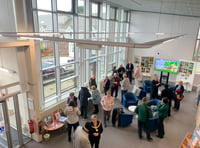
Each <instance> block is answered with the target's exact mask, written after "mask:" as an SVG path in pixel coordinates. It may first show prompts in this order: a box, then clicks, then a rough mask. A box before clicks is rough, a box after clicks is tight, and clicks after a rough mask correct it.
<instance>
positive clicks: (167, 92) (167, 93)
mask: <svg viewBox="0 0 200 148" xmlns="http://www.w3.org/2000/svg"><path fill="white" fill-rule="evenodd" d="M161 97H162V98H164V97H167V98H168V105H169V110H168V116H171V105H172V99H174V93H173V91H172V90H171V89H169V88H168V84H166V85H165V88H164V89H163V90H162V92H161Z"/></svg>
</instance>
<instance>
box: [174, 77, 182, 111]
mask: <svg viewBox="0 0 200 148" xmlns="http://www.w3.org/2000/svg"><path fill="white" fill-rule="evenodd" d="M183 92H184V86H183V81H178V84H177V85H176V86H175V98H174V101H175V102H174V110H175V111H178V110H179V108H180V101H181V100H182V99H183V97H184V95H183Z"/></svg>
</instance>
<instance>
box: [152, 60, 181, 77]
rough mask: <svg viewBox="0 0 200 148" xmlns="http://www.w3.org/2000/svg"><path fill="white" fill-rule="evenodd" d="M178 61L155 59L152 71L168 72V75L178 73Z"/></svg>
mask: <svg viewBox="0 0 200 148" xmlns="http://www.w3.org/2000/svg"><path fill="white" fill-rule="evenodd" d="M178 69H179V61H176V60H167V59H159V58H156V59H155V63H154V70H156V71H162V72H169V73H174V74H176V73H178Z"/></svg>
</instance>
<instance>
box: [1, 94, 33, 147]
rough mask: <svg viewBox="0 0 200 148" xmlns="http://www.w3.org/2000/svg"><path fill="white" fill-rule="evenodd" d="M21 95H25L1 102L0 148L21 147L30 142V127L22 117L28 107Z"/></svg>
mask: <svg viewBox="0 0 200 148" xmlns="http://www.w3.org/2000/svg"><path fill="white" fill-rule="evenodd" d="M21 95H23V94H16V95H14V96H12V97H9V98H5V99H3V101H0V147H2V148H13V147H21V146H22V145H23V144H24V143H26V142H28V141H30V134H29V133H28V126H27V125H25V124H24V122H23V120H24V117H22V111H23V112H24V108H26V107H25V106H24V105H23V103H22V101H23V99H22V98H21V97H20V96H21ZM18 96H19V97H18ZM19 98H20V101H19ZM0 100H2V97H1V99H0ZM19 104H20V108H19ZM26 104H27V103H26ZM26 123H27V122H26Z"/></svg>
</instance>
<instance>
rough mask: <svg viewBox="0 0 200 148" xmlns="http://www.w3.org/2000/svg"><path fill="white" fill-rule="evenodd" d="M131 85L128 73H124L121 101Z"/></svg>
mask: <svg viewBox="0 0 200 148" xmlns="http://www.w3.org/2000/svg"><path fill="white" fill-rule="evenodd" d="M129 87H130V81H129V79H128V78H127V75H126V74H123V80H122V81H121V103H122V102H123V95H124V94H125V93H127V92H128V89H129Z"/></svg>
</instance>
